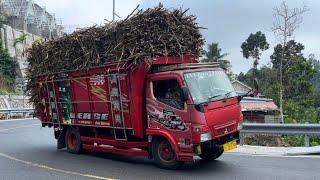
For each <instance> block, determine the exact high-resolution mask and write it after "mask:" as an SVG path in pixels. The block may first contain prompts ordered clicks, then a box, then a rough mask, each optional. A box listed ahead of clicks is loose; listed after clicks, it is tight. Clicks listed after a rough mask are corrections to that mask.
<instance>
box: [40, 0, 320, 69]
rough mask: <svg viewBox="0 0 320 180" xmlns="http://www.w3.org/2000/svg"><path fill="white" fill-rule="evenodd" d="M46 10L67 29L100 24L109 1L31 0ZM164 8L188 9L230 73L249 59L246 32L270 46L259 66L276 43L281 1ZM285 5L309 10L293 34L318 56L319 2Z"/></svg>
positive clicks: (126, 7)
mask: <svg viewBox="0 0 320 180" xmlns="http://www.w3.org/2000/svg"><path fill="white" fill-rule="evenodd" d="M34 1H35V2H36V3H38V4H39V5H41V6H46V8H47V11H49V12H50V13H54V14H55V15H56V17H57V18H59V19H61V20H62V24H64V25H67V26H66V28H67V29H69V30H70V29H74V28H75V27H78V26H80V27H83V26H88V25H93V24H102V23H103V22H104V19H108V20H111V19H112V0H67V1H66V0H34ZM161 2H163V3H164V4H165V5H166V6H167V7H183V8H190V12H189V13H191V14H194V15H196V16H197V17H198V22H199V24H200V25H201V26H202V27H206V28H207V29H206V30H203V31H202V33H203V35H204V37H205V39H206V41H207V43H211V42H218V43H219V44H220V47H221V48H222V49H223V52H224V53H229V56H227V58H226V59H228V60H230V61H231V64H232V70H233V72H234V73H239V72H241V71H243V72H246V71H247V70H248V69H249V68H250V67H251V66H252V63H253V61H252V60H246V59H244V58H243V57H242V54H241V52H240V51H241V48H240V46H241V43H242V42H243V41H244V40H245V39H246V38H247V37H248V36H249V34H250V33H254V32H256V31H262V32H263V33H265V34H266V36H267V40H268V42H269V43H270V47H271V48H270V49H269V50H268V51H265V52H264V53H263V55H262V58H261V64H260V65H266V64H268V63H269V62H270V58H269V57H270V55H271V54H272V52H273V47H274V46H275V44H276V43H277V41H276V38H275V36H274V35H273V32H272V31H271V27H272V24H273V8H274V7H275V6H279V5H280V4H281V1H280V0H259V1H257V0H241V1H240V0H238V1H236V0H215V1H213V0H197V1H194V0H184V1H182V0H164V1H161ZM287 2H288V5H289V7H302V6H303V5H307V6H308V8H309V9H310V10H309V11H308V12H306V13H305V14H304V16H303V17H304V21H303V23H302V24H301V26H300V28H299V29H298V30H297V31H296V32H295V34H294V37H295V39H296V40H297V41H298V42H301V43H302V44H304V45H305V51H304V54H305V55H306V56H308V55H309V54H311V53H312V54H315V55H316V58H318V59H320V21H319V17H320V1H319V0H313V1H311V0H290V1H287ZM158 3H159V0H130V1H128V0H116V12H117V14H118V15H120V16H121V17H122V18H124V17H126V16H127V15H128V14H130V13H131V11H132V10H133V9H134V8H135V7H136V6H137V5H138V4H140V6H141V7H142V8H147V7H153V6H155V5H157V4H158Z"/></svg>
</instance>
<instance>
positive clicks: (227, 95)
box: [208, 91, 234, 101]
mask: <svg viewBox="0 0 320 180" xmlns="http://www.w3.org/2000/svg"><path fill="white" fill-rule="evenodd" d="M233 92H234V91H230V92H227V93H224V94H218V95H214V96H211V97H209V98H208V100H209V101H210V100H211V99H213V98H216V97H219V96H223V99H226V98H229V95H230V94H231V93H233Z"/></svg>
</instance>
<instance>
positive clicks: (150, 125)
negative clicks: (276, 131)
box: [37, 57, 243, 169]
mask: <svg viewBox="0 0 320 180" xmlns="http://www.w3.org/2000/svg"><path fill="white" fill-rule="evenodd" d="M37 86H38V90H39V91H38V96H37V97H38V111H39V118H40V119H41V122H42V126H43V127H46V126H48V127H54V135H55V138H56V139H57V147H58V149H62V148H65V147H66V148H67V150H68V152H70V153H80V152H82V151H83V150H89V151H102V152H108V153H114V154H120V155H127V156H144V157H148V158H150V159H153V160H154V161H155V162H156V164H157V165H159V166H160V167H163V168H169V169H176V168H178V167H179V166H180V165H181V164H182V163H183V162H187V161H193V159H194V156H195V155H198V156H200V157H201V158H202V159H204V160H214V159H216V158H218V157H219V156H221V155H222V154H223V152H225V151H228V150H231V149H234V148H236V145H237V140H238V138H239V130H240V129H241V127H242V125H241V123H242V120H243V115H242V113H241V107H240V104H239V102H240V100H241V98H239V97H238V96H237V94H236V93H235V91H234V89H233V87H232V85H231V83H230V80H229V79H228V77H227V75H226V74H225V72H224V70H223V69H221V68H219V65H218V64H216V63H199V61H198V60H197V58H192V57H159V58H155V59H153V60H152V63H146V62H145V63H142V64H140V65H135V64H133V63H131V64H130V63H129V62H125V61H123V62H110V63H108V64H105V65H103V66H100V67H93V68H88V69H85V70H75V71H68V72H60V73H56V74H45V75H40V76H38V78H37Z"/></svg>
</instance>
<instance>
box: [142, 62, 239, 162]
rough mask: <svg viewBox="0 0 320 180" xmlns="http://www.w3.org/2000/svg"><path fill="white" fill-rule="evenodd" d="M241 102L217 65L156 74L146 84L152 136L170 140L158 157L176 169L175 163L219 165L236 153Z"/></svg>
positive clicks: (177, 67) (170, 69) (190, 66)
mask: <svg viewBox="0 0 320 180" xmlns="http://www.w3.org/2000/svg"><path fill="white" fill-rule="evenodd" d="M239 100H240V99H239V98H238V95H237V93H236V92H235V91H234V89H233V86H232V84H231V82H230V80H229V78H228V76H227V75H226V73H225V71H224V70H223V69H221V68H220V67H219V64H217V63H191V64H180V65H179V64H176V65H169V66H162V67H158V68H155V69H153V70H152V71H151V72H150V73H149V74H148V77H147V81H146V111H147V119H148V129H147V134H153V135H159V136H162V137H165V139H164V140H163V141H164V142H159V143H158V144H160V145H159V146H161V147H156V148H154V149H155V150H154V151H159V152H158V153H155V152H153V154H156V155H157V156H163V157H157V158H159V159H160V160H162V161H167V162H166V164H170V161H171V164H175V163H174V160H173V159H174V158H176V160H182V161H191V160H193V156H194V155H199V156H200V157H201V158H202V159H204V160H213V159H216V158H218V157H219V156H220V155H222V153H223V152H224V151H228V150H231V149H233V148H236V140H237V139H239V130H240V129H241V123H242V120H243V115H242V113H241V107H240V104H239ZM160 141H161V140H160ZM161 151H164V152H161ZM170 153H175V155H172V154H170Z"/></svg>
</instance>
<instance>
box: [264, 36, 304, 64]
mask: <svg viewBox="0 0 320 180" xmlns="http://www.w3.org/2000/svg"><path fill="white" fill-rule="evenodd" d="M303 50H304V45H303V44H301V43H297V42H296V41H295V40H290V41H288V43H287V44H286V46H285V48H284V49H283V46H282V44H278V45H277V46H276V47H274V52H273V54H272V55H271V56H270V59H271V62H272V64H273V68H276V69H279V68H280V60H281V59H282V58H281V57H282V53H283V60H282V66H283V69H286V68H288V66H290V64H292V63H290V59H291V57H303V53H302V51H303Z"/></svg>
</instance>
